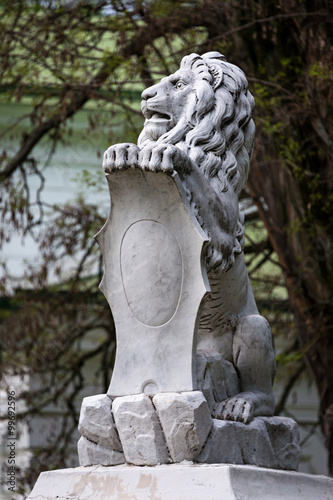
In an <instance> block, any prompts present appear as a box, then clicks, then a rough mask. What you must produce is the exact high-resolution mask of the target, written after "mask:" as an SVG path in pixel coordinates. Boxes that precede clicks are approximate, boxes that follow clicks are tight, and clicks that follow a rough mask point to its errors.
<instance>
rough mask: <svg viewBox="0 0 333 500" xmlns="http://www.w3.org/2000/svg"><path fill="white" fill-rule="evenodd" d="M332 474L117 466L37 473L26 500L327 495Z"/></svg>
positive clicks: (285, 499) (331, 492) (308, 498)
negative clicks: (316, 474) (37, 477)
mask: <svg viewBox="0 0 333 500" xmlns="http://www.w3.org/2000/svg"><path fill="white" fill-rule="evenodd" d="M332 498H333V479H329V478H327V477H324V476H312V475H309V474H301V473H297V472H287V471H277V470H268V469H261V468H259V467H253V466H244V465H243V466H242V465H214V464H212V465H208V464H201V465H195V464H189V463H183V464H171V465H158V466H155V467H136V466H129V465H118V466H115V467H102V466H93V467H78V468H76V469H63V470H58V471H50V472H43V473H42V474H41V475H40V476H39V479H38V481H37V483H36V485H35V487H34V489H33V491H32V492H31V493H30V495H29V497H28V499H27V500H54V499H57V500H65V499H66V500H67V499H70V500H92V499H93V500H312V499H316V500H332Z"/></svg>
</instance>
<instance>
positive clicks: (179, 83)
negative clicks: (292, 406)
mask: <svg viewBox="0 0 333 500" xmlns="http://www.w3.org/2000/svg"><path fill="white" fill-rule="evenodd" d="M253 106H254V99H253V97H252V95H251V93H250V92H249V90H248V85H247V80H246V77H245V75H244V73H243V72H242V70H241V69H239V68H238V67H237V66H235V65H233V64H231V63H228V62H227V61H226V60H225V58H224V56H222V55H221V54H220V53H218V52H208V53H206V54H204V55H202V56H199V55H198V54H191V55H189V56H186V57H184V58H183V60H182V61H181V64H180V68H179V70H178V71H176V72H175V73H174V74H172V75H170V76H168V77H166V78H163V79H162V80H161V81H160V83H158V84H156V85H153V86H152V87H149V88H147V89H146V90H145V91H144V92H143V93H142V103H141V109H142V113H143V116H144V117H145V123H144V127H143V130H142V132H141V134H140V136H139V138H138V145H135V144H128V143H126V144H117V145H114V146H111V147H110V148H109V149H108V150H107V151H106V152H105V154H104V160H103V168H104V170H105V172H107V173H108V172H111V171H113V170H117V169H126V168H142V169H144V170H152V171H155V172H158V171H163V172H166V173H169V174H171V173H173V172H174V171H176V172H177V173H178V175H179V177H180V179H181V180H182V184H183V186H184V188H185V192H186V195H187V197H188V200H189V202H190V205H191V207H192V210H193V213H194V214H195V216H196V217H197V220H198V222H199V223H200V225H201V227H202V228H203V230H204V231H205V232H206V234H207V236H208V237H209V239H210V243H209V245H208V248H207V253H206V268H207V273H208V278H209V282H210V286H211V293H210V295H209V296H208V297H207V299H206V300H205V303H204V305H203V310H202V314H201V319H200V324H199V333H198V346H197V348H198V352H199V353H203V354H204V355H206V356H209V355H211V354H213V355H215V354H220V355H222V356H223V358H224V360H226V361H227V362H230V363H232V364H233V366H234V368H235V370H236V372H237V374H238V378H239V391H238V392H237V393H236V394H228V396H229V397H227V398H226V399H224V400H223V401H219V400H218V398H216V401H215V402H216V406H215V410H214V416H215V417H216V418H221V419H229V420H237V421H242V422H245V423H247V422H249V421H251V419H252V418H253V417H255V416H260V415H266V416H269V415H272V414H273V412H274V396H273V392H272V383H273V379H274V374H275V357H274V349H273V346H272V337H271V331H270V327H269V325H268V323H267V321H266V320H265V319H264V318H263V317H261V316H260V315H259V314H258V310H257V307H256V304H255V300H254V297H253V293H252V289H251V286H250V283H249V278H248V275H247V271H246V268H245V262H244V255H243V247H244V224H243V216H242V214H241V213H240V211H239V206H238V197H239V194H240V191H241V190H242V188H243V187H244V185H245V182H246V179H247V176H248V172H249V164H250V158H251V154H252V150H253V142H254V132H255V126H254V123H253V120H252V119H251V112H252V109H253Z"/></svg>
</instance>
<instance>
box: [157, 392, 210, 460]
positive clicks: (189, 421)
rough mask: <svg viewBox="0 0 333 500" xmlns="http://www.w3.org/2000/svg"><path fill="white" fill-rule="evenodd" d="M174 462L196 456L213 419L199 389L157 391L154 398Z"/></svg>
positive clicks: (191, 458)
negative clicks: (176, 391) (174, 391)
mask: <svg viewBox="0 0 333 500" xmlns="http://www.w3.org/2000/svg"><path fill="white" fill-rule="evenodd" d="M153 403H154V406H155V408H156V411H157V414H158V417H159V419H160V422H161V426H162V429H163V432H164V436H165V439H166V442H167V445H168V448H169V452H170V456H171V458H172V460H173V461H174V462H181V461H182V460H193V459H195V458H196V457H197V456H198V455H199V453H200V451H201V449H202V447H203V445H204V444H205V442H206V440H207V437H208V434H209V432H210V429H211V427H212V425H213V419H212V418H211V415H210V410H209V408H208V404H207V401H206V399H205V398H204V396H203V394H202V393H201V392H200V391H193V392H183V393H180V394H179V393H164V394H163V393H160V394H156V395H155V396H154V398H153Z"/></svg>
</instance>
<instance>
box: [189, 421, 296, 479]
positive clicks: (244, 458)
mask: <svg viewBox="0 0 333 500" xmlns="http://www.w3.org/2000/svg"><path fill="white" fill-rule="evenodd" d="M299 457H300V448H299V432H298V426H297V424H296V423H295V422H294V421H293V420H292V419H290V418H286V417H257V418H254V419H253V420H252V422H251V423H249V424H243V423H241V422H232V421H228V420H215V419H214V425H213V429H212V431H211V433H210V435H209V438H208V440H207V442H206V444H205V446H204V448H203V450H202V452H201V454H200V455H199V456H198V457H197V459H196V461H197V462H199V463H232V464H245V465H256V466H258V467H266V468H270V469H288V470H296V469H297V467H298V464H299Z"/></svg>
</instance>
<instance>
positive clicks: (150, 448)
mask: <svg viewBox="0 0 333 500" xmlns="http://www.w3.org/2000/svg"><path fill="white" fill-rule="evenodd" d="M112 411H113V414H114V418H115V421H116V424H117V428H118V432H119V436H120V440H121V443H122V446H123V450H124V454H125V457H126V461H127V462H128V463H130V464H134V465H156V464H162V463H166V462H168V460H169V456H168V451H167V448H166V444H165V440H164V437H163V433H162V429H161V426H160V424H159V421H158V418H157V415H156V412H155V410H154V407H153V405H152V402H151V400H150V399H149V397H148V396H146V395H145V394H137V395H134V396H123V397H119V398H116V399H115V400H114V401H113V404H112Z"/></svg>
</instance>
